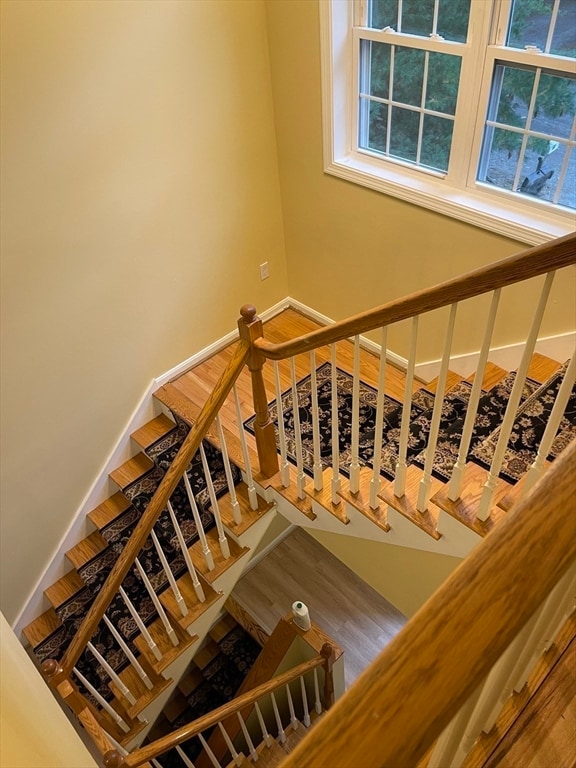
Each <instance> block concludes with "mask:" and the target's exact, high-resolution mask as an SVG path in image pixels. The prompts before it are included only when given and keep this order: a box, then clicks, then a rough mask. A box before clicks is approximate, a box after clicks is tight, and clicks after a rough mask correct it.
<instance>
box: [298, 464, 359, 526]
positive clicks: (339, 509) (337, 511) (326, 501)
mask: <svg viewBox="0 0 576 768" xmlns="http://www.w3.org/2000/svg"><path fill="white" fill-rule="evenodd" d="M322 481H323V485H324V487H323V488H322V490H321V491H317V490H315V489H314V485H313V483H312V481H310V485H309V486H308V487H306V488H305V489H304V490H305V492H306V494H307V495H308V496H310V498H311V499H313V500H314V501H316V502H318V504H320V506H322V507H324V509H325V510H327V511H328V512H330V514H331V515H333V516H334V517H335V518H336V519H337V520H339V521H340V522H341V523H342V524H343V525H348V524H349V523H350V518H349V517H348V515H347V514H346V504H344V502H343V501H341V502H340V503H339V504H333V503H332V469H331V468H329V469H325V470H324V471H323V472H322Z"/></svg>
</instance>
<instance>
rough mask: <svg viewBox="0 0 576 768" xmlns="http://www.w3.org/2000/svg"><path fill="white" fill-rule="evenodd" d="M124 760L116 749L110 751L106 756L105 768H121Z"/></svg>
mask: <svg viewBox="0 0 576 768" xmlns="http://www.w3.org/2000/svg"><path fill="white" fill-rule="evenodd" d="M123 765H124V758H123V757H122V755H121V754H120V752H118V751H117V750H116V749H110V750H108V752H106V754H105V755H104V768H121V766H123Z"/></svg>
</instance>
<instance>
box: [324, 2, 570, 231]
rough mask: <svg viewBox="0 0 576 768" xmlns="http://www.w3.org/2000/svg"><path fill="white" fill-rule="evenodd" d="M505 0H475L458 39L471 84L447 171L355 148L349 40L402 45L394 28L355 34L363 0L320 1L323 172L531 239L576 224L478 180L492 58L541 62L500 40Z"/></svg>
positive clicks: (441, 46) (461, 100)
mask: <svg viewBox="0 0 576 768" xmlns="http://www.w3.org/2000/svg"><path fill="white" fill-rule="evenodd" d="M510 2H511V0H494V3H490V2H488V1H487V0H472V8H471V16H470V32H469V36H468V38H469V39H468V42H467V43H462V44H458V45H459V46H460V49H461V50H463V56H462V74H461V78H462V79H464V78H466V79H467V80H468V82H470V83H473V88H467V89H466V93H464V94H463V95H460V94H459V97H458V104H457V109H456V117H455V130H454V136H453V144H452V147H453V148H452V154H453V156H454V157H455V158H457V162H452V161H451V167H450V171H449V173H446V174H444V173H439V172H437V171H432V170H427V169H422V168H416V167H410V165H409V164H407V163H402V162H401V161H394V160H389V159H388V158H386V159H385V160H383V159H382V157H381V156H380V157H378V155H377V153H371V152H369V151H366V150H358V149H357V139H356V137H357V130H358V108H357V100H356V88H355V87H354V83H358V71H357V68H358V64H357V61H358V57H357V56H355V55H354V50H355V49H354V46H358V45H359V42H358V39H359V37H363V38H366V37H368V38H370V39H372V40H377V41H380V42H386V43H390V44H399V39H398V37H395V33H394V32H385V31H380V30H373V29H366V28H363V29H362V31H361V34H359V31H358V30H357V29H356V30H355V29H354V23H355V20H357V19H360V18H364V16H363V14H364V10H365V8H364V5H363V4H364V3H365V0H320V32H321V57H322V58H321V62H322V100H323V101H322V107H323V134H324V170H325V172H326V173H328V174H331V175H334V176H338V177H340V178H343V179H346V180H347V181H351V182H354V183H356V184H360V185H362V186H365V187H369V188H371V189H375V190H378V191H380V192H384V193H385V194H388V195H392V196H394V197H398V198H400V199H402V200H406V201H408V202H410V203H414V204H416V205H420V206H423V207H424V208H427V209H429V210H432V211H436V212H438V213H441V214H444V215H446V216H450V217H453V218H455V219H458V220H459V221H464V222H467V223H469V224H473V225H475V226H478V227H482V228H484V229H488V230H490V231H492V232H496V233H498V234H501V235H505V236H506V237H510V238H513V239H515V240H518V241H520V242H525V243H528V244H532V245H538V244H541V243H544V242H547V241H548V240H550V239H552V238H555V237H561V236H562V235H565V234H568V233H570V232H572V231H573V230H574V229H575V228H576V215H574V214H573V213H572V212H564V211H563V210H550V208H549V206H548V205H546V204H545V203H543V201H540V200H538V199H537V198H534V199H526V198H525V197H520V196H519V195H517V194H516V193H514V192H508V191H506V190H502V189H498V188H496V187H491V186H489V185H487V184H484V183H482V182H476V181H475V176H476V166H477V159H478V156H479V153H480V145H481V141H482V135H483V124H484V120H485V115H486V105H487V102H488V97H489V93H490V85H491V79H492V69H491V67H492V66H493V63H494V61H495V60H496V59H498V60H502V61H510V62H511V63H513V62H519V61H522V62H523V63H525V64H529V65H531V66H544V63H543V61H542V59H541V58H539V56H540V55H539V54H538V53H537V52H533V51H519V50H514V51H513V52H512V53H511V52H510V49H508V48H506V47H504V45H503V43H504V40H503V36H504V34H505V26H504V25H503V24H502V19H507V18H508V13H509V8H510ZM488 7H489V9H490V12H488V11H487V8H488ZM492 9H494V12H492ZM475 39H480V40H484V41H488V42H490V43H491V45H490V46H489V47H488V50H487V48H486V45H482V46H473V45H472V41H473V40H475ZM402 44H404V43H402ZM427 45H428V44H427ZM449 45H450V43H447V42H439V43H438V50H440V51H442V50H444V51H445V50H446V46H449ZM462 47H463V48H462ZM547 58H549V57H548V56H547ZM551 58H557V59H558V60H559V62H561V69H563V70H565V71H566V70H567V69H568V71H570V72H576V64H574V63H572V62H570V63H569V64H568V65H567V61H568V60H567V59H565V58H563V57H551ZM467 148H471V150H468V149H467Z"/></svg>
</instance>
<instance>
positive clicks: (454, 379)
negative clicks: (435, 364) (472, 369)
mask: <svg viewBox="0 0 576 768" xmlns="http://www.w3.org/2000/svg"><path fill="white" fill-rule="evenodd" d="M438 378H439V377H438V376H436V378H434V379H432V381H429V382H428V384H426V385H425V386H424V387H422V389H425V390H426V391H427V392H432V393H433V394H436V392H437V391H438ZM461 381H462V377H461V376H460V374H459V373H456V372H455V371H451V370H448V372H447V374H446V385H445V387H444V394H446V392H448V390H449V389H452V387H455V386H456V384H459V383H460V382H461Z"/></svg>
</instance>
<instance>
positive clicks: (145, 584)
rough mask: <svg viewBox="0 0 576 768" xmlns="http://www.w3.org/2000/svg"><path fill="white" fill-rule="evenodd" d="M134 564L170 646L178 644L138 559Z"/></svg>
mask: <svg viewBox="0 0 576 768" xmlns="http://www.w3.org/2000/svg"><path fill="white" fill-rule="evenodd" d="M134 562H135V563H136V568H138V573H139V574H140V576H141V577H142V581H143V582H144V586H145V587H146V590H147V592H148V594H149V595H150V599H151V600H152V602H153V603H154V607H155V608H156V611H157V613H158V616H160V620H161V621H162V624H164V629H165V630H166V632H167V633H168V637H169V638H170V641H171V643H172V645H178V642H179V641H178V635H177V634H176V633H175V632H174V629H173V627H172V625H171V624H170V622H169V621H168V616H166V611H165V610H164V606H163V605H162V603H161V602H160V600H159V599H158V595H157V594H156V592H154V587H153V586H152V584H150V579H149V578H148V576H147V575H146V571H145V570H144V568H142V565H141V564H140V561H139V560H138V558H136V560H135V561H134Z"/></svg>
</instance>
